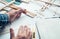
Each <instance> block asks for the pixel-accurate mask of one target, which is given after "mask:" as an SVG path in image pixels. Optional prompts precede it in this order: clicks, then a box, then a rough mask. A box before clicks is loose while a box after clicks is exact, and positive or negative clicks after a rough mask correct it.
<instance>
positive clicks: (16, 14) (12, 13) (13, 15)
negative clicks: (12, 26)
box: [8, 9, 25, 21]
mask: <svg viewBox="0 0 60 39" xmlns="http://www.w3.org/2000/svg"><path fill="white" fill-rule="evenodd" d="M23 12H24V13H25V9H18V10H14V9H12V10H11V11H9V12H8V15H9V16H10V21H14V20H15V19H17V18H19V17H20V16H21V13H23Z"/></svg>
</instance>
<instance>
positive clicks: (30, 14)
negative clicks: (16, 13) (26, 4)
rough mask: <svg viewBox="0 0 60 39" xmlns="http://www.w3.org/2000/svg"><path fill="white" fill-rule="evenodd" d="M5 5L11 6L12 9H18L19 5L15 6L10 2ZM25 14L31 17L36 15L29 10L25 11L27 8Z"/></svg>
mask: <svg viewBox="0 0 60 39" xmlns="http://www.w3.org/2000/svg"><path fill="white" fill-rule="evenodd" d="M3 3H4V4H7V3H5V2H3ZM7 6H9V7H11V8H13V9H16V10H17V9H20V7H17V6H15V5H14V4H13V3H12V2H11V3H9V4H8V5H7ZM5 7H6V6H5ZM5 7H3V8H1V9H4V8H5ZM26 15H27V16H29V17H32V18H33V17H35V16H36V14H34V13H31V12H30V11H27V10H26Z"/></svg>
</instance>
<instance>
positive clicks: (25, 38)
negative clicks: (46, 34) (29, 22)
mask: <svg viewBox="0 0 60 39" xmlns="http://www.w3.org/2000/svg"><path fill="white" fill-rule="evenodd" d="M31 37H32V32H31V30H30V28H28V27H27V26H24V27H23V26H21V27H20V28H19V30H18V34H17V36H15V34H14V30H13V29H12V28H11V29H10V39H31Z"/></svg>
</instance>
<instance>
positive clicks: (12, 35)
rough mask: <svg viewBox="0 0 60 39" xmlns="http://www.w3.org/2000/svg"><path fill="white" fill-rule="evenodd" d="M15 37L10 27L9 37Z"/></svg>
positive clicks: (11, 38)
mask: <svg viewBox="0 0 60 39" xmlns="http://www.w3.org/2000/svg"><path fill="white" fill-rule="evenodd" d="M14 37H15V35H14V30H13V29H12V28H10V39H13V38H14Z"/></svg>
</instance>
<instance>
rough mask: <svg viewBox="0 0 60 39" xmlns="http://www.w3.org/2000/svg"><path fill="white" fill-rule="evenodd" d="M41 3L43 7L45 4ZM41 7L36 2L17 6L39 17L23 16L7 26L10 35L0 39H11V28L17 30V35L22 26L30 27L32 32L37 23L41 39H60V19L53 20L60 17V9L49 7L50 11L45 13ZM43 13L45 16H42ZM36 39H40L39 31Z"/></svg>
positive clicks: (3, 35) (1, 36) (2, 36)
mask: <svg viewBox="0 0 60 39" xmlns="http://www.w3.org/2000/svg"><path fill="white" fill-rule="evenodd" d="M39 3H41V5H42V4H44V3H42V2H39ZM41 5H40V4H38V3H35V2H30V3H29V4H26V3H21V4H20V5H17V6H18V7H21V8H25V9H27V10H29V11H31V12H33V13H35V14H37V16H35V17H34V18H30V17H28V16H26V15H25V14H22V15H21V17H20V18H19V19H17V20H15V21H14V22H13V23H11V24H10V25H8V26H6V29H5V30H7V29H8V30H7V32H8V33H6V34H2V35H0V39H10V34H9V28H10V27H12V28H13V29H14V30H15V31H14V32H15V33H16V34H17V30H18V28H19V26H20V25H28V27H30V28H31V30H32V29H33V28H35V29H36V25H35V23H36V24H37V26H38V29H39V33H40V36H41V39H60V19H59V18H52V17H59V16H60V7H56V6H49V7H48V9H46V10H45V11H44V12H41V11H40V8H41V7H42V6H41ZM55 11H56V12H57V14H56V13H55ZM41 13H42V14H43V15H44V16H43V15H41ZM36 39H39V37H38V32H37V30H36Z"/></svg>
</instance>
